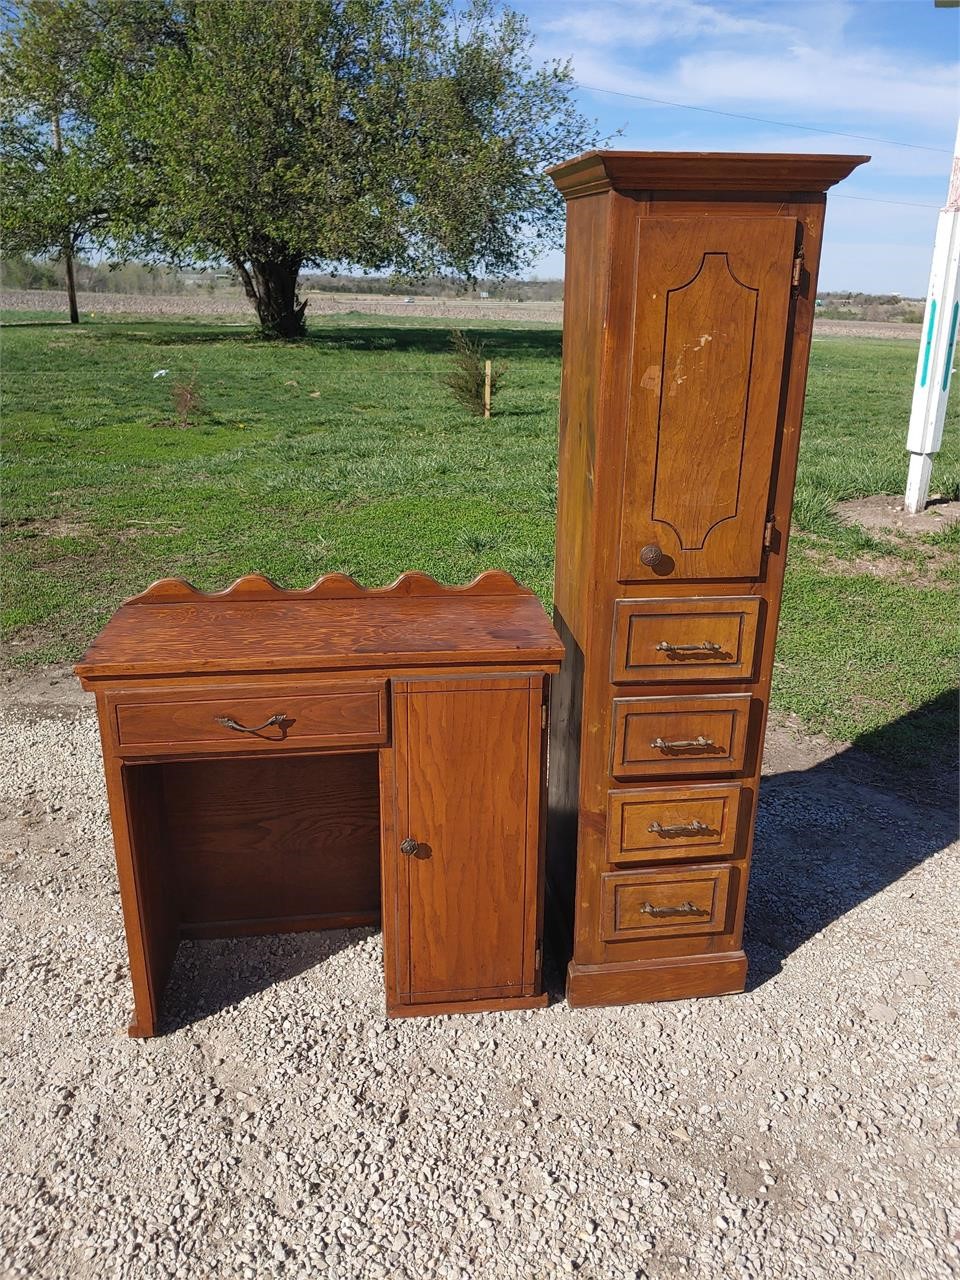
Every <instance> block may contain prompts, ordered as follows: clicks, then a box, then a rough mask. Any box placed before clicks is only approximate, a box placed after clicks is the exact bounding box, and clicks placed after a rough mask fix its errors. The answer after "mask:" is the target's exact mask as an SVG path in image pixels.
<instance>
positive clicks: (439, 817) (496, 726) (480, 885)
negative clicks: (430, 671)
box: [384, 675, 543, 1004]
mask: <svg viewBox="0 0 960 1280" xmlns="http://www.w3.org/2000/svg"><path fill="white" fill-rule="evenodd" d="M542 682H543V678H542V677H541V676H537V675H534V676H487V677H483V676H479V677H473V676H465V677H459V678H450V679H446V680H434V679H409V680H396V681H394V682H393V735H394V757H395V773H396V823H397V826H396V836H395V843H396V846H397V847H396V849H395V850H392V851H391V850H388V849H384V856H385V857H393V858H395V860H396V861H395V868H396V878H395V881H394V883H395V884H396V888H397V903H396V914H395V917H394V918H395V921H396V926H395V929H396V938H395V945H396V952H395V954H396V981H397V988H398V991H397V997H398V999H399V1001H400V1002H401V1003H407V1004H418V1003H430V1004H433V1003H440V1002H450V1003H457V1002H460V1001H469V1000H472V999H489V998H495V997H498V996H499V997H510V996H524V995H530V994H533V992H534V983H535V980H536V977H535V975H536V946H537V938H536V931H537V907H538V897H539V886H538V884H537V866H538V843H539V777H540V751H541V742H540V739H541V715H540V708H541V701H542ZM389 914H390V913H389V909H388V904H387V903H384V928H385V937H384V942H385V945H390V939H389V937H388V936H387V930H388V923H387V921H388V915H389Z"/></svg>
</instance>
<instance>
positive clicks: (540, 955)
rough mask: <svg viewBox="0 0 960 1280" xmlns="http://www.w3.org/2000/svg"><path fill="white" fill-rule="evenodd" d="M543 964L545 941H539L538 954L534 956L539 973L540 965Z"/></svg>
mask: <svg viewBox="0 0 960 1280" xmlns="http://www.w3.org/2000/svg"><path fill="white" fill-rule="evenodd" d="M542 964H543V943H542V942H538V943H537V954H536V956H535V957H534V967H535V968H536V971H537V973H539V972H540V966H541V965H542Z"/></svg>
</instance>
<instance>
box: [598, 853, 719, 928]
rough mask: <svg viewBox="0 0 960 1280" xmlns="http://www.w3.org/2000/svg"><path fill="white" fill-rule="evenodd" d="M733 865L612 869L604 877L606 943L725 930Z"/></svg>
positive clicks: (602, 908)
mask: <svg viewBox="0 0 960 1280" xmlns="http://www.w3.org/2000/svg"><path fill="white" fill-rule="evenodd" d="M731 872H732V868H731V867H728V866H721V867H681V868H677V869H669V870H662V871H611V872H607V873H606V874H605V875H603V876H601V904H602V905H601V912H602V916H601V919H602V928H603V940H604V942H627V941H635V940H636V939H637V938H658V937H663V936H665V935H666V934H693V933H723V932H724V930H725V929H726V918H727V900H728V898H729V896H730V878H731Z"/></svg>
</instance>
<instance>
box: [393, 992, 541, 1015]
mask: <svg viewBox="0 0 960 1280" xmlns="http://www.w3.org/2000/svg"><path fill="white" fill-rule="evenodd" d="M548 1002H549V997H548V995H547V993H546V992H544V993H543V994H542V995H539V996H502V997H498V996H492V997H490V998H488V999H486V1000H456V1001H454V1000H441V1001H438V1002H437V1003H436V1004H388V1005H387V1017H388V1018H437V1017H442V1016H443V1015H444V1014H447V1013H498V1012H500V1011H501V1010H505V1009H545V1008H546V1007H547V1004H548Z"/></svg>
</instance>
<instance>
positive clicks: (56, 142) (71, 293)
mask: <svg viewBox="0 0 960 1280" xmlns="http://www.w3.org/2000/svg"><path fill="white" fill-rule="evenodd" d="M53 149H54V151H56V153H57V155H62V154H63V137H62V136H61V133H60V114H59V112H57V113H55V114H54V117H53ZM63 265H64V270H65V271H66V276H67V305H68V306H69V308H70V323H71V324H79V323H80V311H79V308H78V307H77V281H76V278H75V276H74V274H73V244H72V241H71V239H70V237H69V236H68V237H67V239H66V240H65V241H64V244H63Z"/></svg>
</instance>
